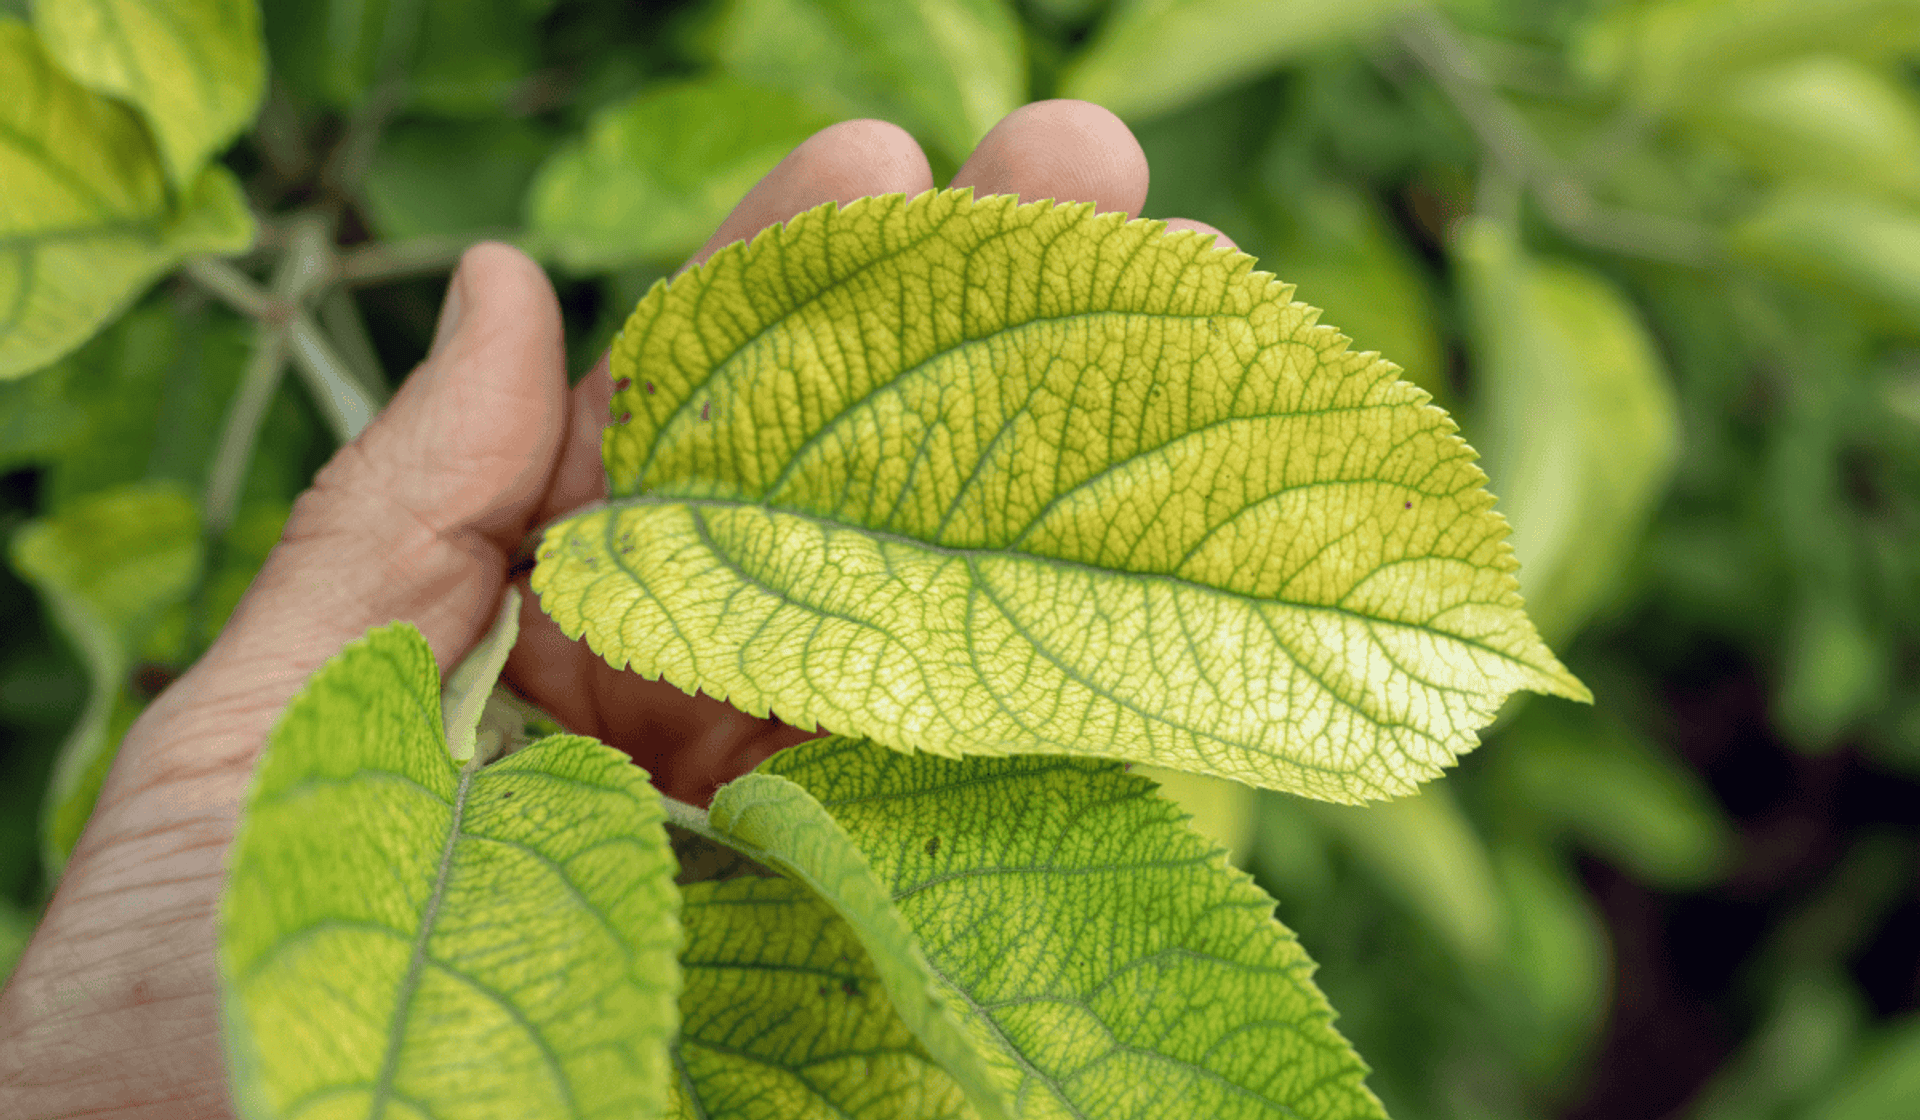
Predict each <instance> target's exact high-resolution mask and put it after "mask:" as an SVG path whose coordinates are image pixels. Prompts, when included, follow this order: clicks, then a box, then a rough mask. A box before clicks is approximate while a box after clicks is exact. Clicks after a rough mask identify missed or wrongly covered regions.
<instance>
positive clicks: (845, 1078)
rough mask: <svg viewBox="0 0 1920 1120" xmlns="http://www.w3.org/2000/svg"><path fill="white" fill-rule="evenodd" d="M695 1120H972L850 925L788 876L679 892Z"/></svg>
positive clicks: (687, 1103)
mask: <svg viewBox="0 0 1920 1120" xmlns="http://www.w3.org/2000/svg"><path fill="white" fill-rule="evenodd" d="M682 892H683V893H682V900H681V921H682V922H683V923H684V924H685V926H686V945H685V946H684V947H683V948H682V949H681V950H680V969H681V973H682V975H683V976H684V977H685V986H684V987H683V988H682V989H681V992H680V1037H679V1039H678V1041H677V1042H675V1044H674V1054H675V1060H676V1062H677V1066H678V1068H677V1069H676V1071H675V1072H676V1074H677V1075H678V1076H676V1077H675V1079H674V1111H673V1112H672V1113H671V1115H674V1116H677V1117H682V1118H685V1120H972V1118H973V1117H974V1115H975V1113H974V1112H973V1111H972V1110H971V1109H969V1108H968V1107H967V1105H966V1098H965V1096H964V1095H963V1094H962V1093H961V1092H960V1088H959V1086H957V1085H955V1084H954V1083H953V1080H952V1079H951V1078H949V1077H948V1076H947V1075H946V1073H945V1072H944V1071H943V1070H941V1068H940V1066H939V1065H937V1064H936V1063H935V1062H934V1061H933V1059H932V1058H930V1057H928V1056H927V1052H926V1050H925V1049H924V1048H923V1047H921V1045H920V1043H919V1042H918V1041H917V1040H916V1039H915V1038H914V1035H913V1032H912V1031H910V1030H908V1029H907V1026H906V1024H905V1023H904V1022H902V1021H901V1019H900V1016H899V1015H898V1014H897V1013H896V1012H895V1011H894V1009H893V1005H892V1004H890V1003H889V1002H888V1001H887V997H886V993H885V990H884V988H883V987H882V983H883V982H882V980H881V978H880V974H879V972H878V971H876V970H875V968H874V964H873V961H872V959H871V958H869V957H868V956H867V952H866V950H865V949H864V948H863V947H862V946H861V944H860V940H859V938H857V937H856V936H855V935H854V933H853V930H852V928H851V927H849V926H848V925H847V923H846V922H845V921H843V920H841V919H840V917H839V916H837V915H836V914H835V913H834V912H833V910H832V909H831V908H830V907H828V906H827V905H826V904H825V903H823V902H821V901H820V900H819V899H818V898H817V897H815V896H814V894H813V893H812V892H811V891H809V890H807V889H806V888H805V887H803V886H801V885H800V884H799V883H796V882H793V881H792V880H789V879H767V878H758V877H746V878H737V879H728V880H724V881H720V882H702V883H690V884H688V885H687V886H686V887H684V888H682Z"/></svg>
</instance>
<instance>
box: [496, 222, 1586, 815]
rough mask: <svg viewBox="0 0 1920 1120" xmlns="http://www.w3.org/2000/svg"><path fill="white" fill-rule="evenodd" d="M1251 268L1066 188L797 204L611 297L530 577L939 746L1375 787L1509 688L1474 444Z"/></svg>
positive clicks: (1528, 658)
mask: <svg viewBox="0 0 1920 1120" xmlns="http://www.w3.org/2000/svg"><path fill="white" fill-rule="evenodd" d="M1252 264H1253V262H1252V259H1251V258H1249V257H1247V256H1245V255H1243V254H1240V253H1236V252H1233V251H1231V250H1216V249H1213V248H1211V246H1210V244H1209V241H1208V240H1206V239H1202V238H1200V237H1197V236H1194V235H1191V234H1174V235H1170V236H1169V235H1164V233H1163V228H1162V226H1161V225H1160V224H1159V223H1155V222H1128V221H1126V220H1125V218H1124V216H1123V215H1119V214H1103V215H1095V214H1094V213H1093V209H1092V207H1091V206H1090V205H1070V206H1057V207H1056V206H1053V205H1051V204H1044V203H1035V204H1027V205H1018V204H1016V202H1015V200H1014V199H1012V198H1006V197H995V198H989V199H983V200H980V201H978V202H976V201H974V200H973V199H972V198H971V196H970V195H969V194H968V193H966V192H943V193H932V192H930V193H928V194H925V195H922V196H921V197H920V198H918V199H916V200H914V201H913V202H911V203H909V202H906V201H905V200H904V199H902V198H901V197H899V196H897V195H895V196H889V197H886V198H872V199H863V200H860V201H856V202H854V203H853V204H851V205H850V206H848V207H847V208H846V209H844V210H839V209H835V208H833V207H831V206H827V207H822V208H820V209H818V210H814V211H811V212H809V213H807V214H805V215H802V216H800V217H799V218H796V219H795V220H793V221H792V222H789V223H787V224H786V225H785V226H783V227H777V228H775V229H773V230H770V231H768V232H766V233H764V234H762V235H761V236H760V237H758V238H756V239H755V240H754V241H753V242H752V243H751V244H749V245H735V246H732V247H730V248H728V249H726V250H723V251H722V252H721V253H719V254H718V255H716V256H715V257H714V258H713V259H712V260H711V261H710V262H708V263H707V264H706V265H705V266H703V267H702V268H701V269H698V270H695V271H692V272H689V273H686V274H685V275H683V276H681V277H679V278H678V279H676V280H675V281H674V282H673V283H672V284H671V285H667V284H662V285H658V286H656V287H655V288H654V289H653V290H652V291H651V292H650V293H649V294H648V295H647V297H646V298H645V299H643V300H642V301H641V303H640V307H639V309H638V310H637V311H636V312H635V314H634V317H633V318H632V320H630V321H629V322H628V324H627V326H626V329H625V330H624V331H623V333H622V335H621V337H620V338H619V340H618V341H617V342H616V344H615V346H614V351H613V354H614V356H613V372H614V376H615V377H616V379H617V380H616V389H617V392H616V393H615V396H614V403H613V409H614V413H615V415H616V417H617V418H618V419H619V420H620V423H617V424H616V425H615V426H614V427H612V428H610V429H609V430H608V433H607V436H606V440H605V448H604V450H605V458H606V463H607V473H608V478H609V481H610V488H611V492H612V494H613V495H614V503H613V505H612V506H610V507H607V508H601V509H596V510H592V511H589V512H586V513H583V514H581V515H579V516H577V517H575V518H573V519H572V520H570V521H567V522H564V523H562V524H560V525H558V526H556V527H555V528H553V529H551V530H550V531H549V532H548V533H547V534H546V537H545V539H544V540H543V542H542V544H541V547H540V553H539V564H538V566H537V568H536V570H535V572H534V583H533V586H534V589H535V590H536V591H537V592H538V593H539V594H540V596H541V604H542V606H543V608H544V609H545V610H546V611H547V612H548V613H549V614H551V615H552V616H553V617H554V618H555V619H556V620H557V621H558V622H559V624H560V626H561V627H562V629H564V630H565V631H566V632H567V633H568V634H570V635H574V636H579V635H581V634H582V633H584V634H585V635H586V637H587V640H588V642H589V643H590V644H591V646H592V647H593V648H594V649H595V650H596V651H598V652H599V653H601V654H602V656H604V657H606V658H607V659H608V660H609V661H610V662H612V663H614V664H616V665H619V664H630V665H632V666H633V667H634V668H635V669H636V670H637V671H639V672H640V673H642V674H644V675H648V676H664V677H666V678H667V679H668V680H671V681H672V682H673V683H675V684H677V685H679V686H680V687H681V688H684V689H688V690H692V689H695V688H699V689H703V690H705V691H707V692H709V693H711V694H713V695H716V696H720V697H722V698H727V699H730V700H731V701H732V702H733V703H734V704H735V705H736V706H738V707H742V708H744V709H746V710H749V711H753V712H757V713H765V712H767V711H769V710H770V709H771V710H776V711H778V713H779V714H780V716H781V717H782V718H784V719H786V720H787V721H788V722H789V723H793V724H796V725H799V726H811V725H816V724H817V725H819V726H823V727H826V728H828V729H830V730H833V731H839V732H844V733H849V734H861V735H869V736H872V737H873V738H875V739H877V740H879V741H881V742H884V743H887V744H889V745H890V746H894V747H896V748H899V749H903V750H911V749H920V750H928V751H933V752H935V753H941V754H956V753H960V752H963V751H966V752H978V753H988V754H1010V753H1048V752H1051V753H1068V754H1087V755H1100V756H1108V757H1119V758H1126V759H1133V760H1137V761H1143V762H1149V763H1152V764H1155V765H1159V766H1165V767H1169V768H1173V769H1182V770H1194V771H1200V772H1205V773H1212V774H1216V775H1221V776H1225V777H1231V778H1236V779H1239V780H1241V781H1244V782H1248V783H1250V784H1254V785H1261V786H1268V787H1273V788H1279V789H1286V790H1291V791H1294V792H1298V793H1304V794H1308V795H1311V796H1315V797H1321V798H1325V799H1329V800H1335V801H1357V800H1361V799H1364V798H1368V797H1383V796H1391V795H1395V794H1400V793H1405V792H1408V791H1410V790H1412V789H1413V788H1414V787H1415V785H1416V784H1417V783H1418V782H1419V781H1421V780H1423V779H1425V778H1428V777H1431V776H1433V775H1435V774H1437V773H1439V772H1440V769H1441V768H1442V767H1443V766H1445V765H1447V764H1448V763H1450V762H1451V761H1452V760H1453V759H1454V758H1455V757H1456V756H1457V755H1458V754H1459V753H1461V752H1463V751H1466V750H1468V749H1471V748H1472V746H1473V745H1474V743H1475V741H1476V740H1475V730H1476V729H1477V728H1479V727H1480V726H1483V725H1484V724H1486V723H1487V722H1488V721H1490V720H1491V719H1492V716H1493V713H1494V711H1495V710H1496V708H1497V707H1498V706H1499V704H1500V702H1501V700H1502V699H1504V698H1505V696H1506V695H1507V694H1508V693H1509V692H1511V691H1513V690H1516V689H1522V688H1527V689H1534V690H1536V691H1542V692H1550V693H1556V694H1559V695H1563V696H1570V697H1575V698H1580V699H1585V698H1586V691H1585V689H1584V688H1583V687H1582V686H1581V685H1580V683H1579V682H1578V681H1576V680H1575V679H1574V678H1573V677H1572V676H1571V675H1570V674H1568V673H1567V671H1566V670H1565V669H1564V668H1562V667H1561V665H1560V664H1559V662H1558V661H1556V660H1555V659H1554V657H1553V655H1552V654H1551V653H1550V652H1548V650H1547V649H1546V647H1545V646H1544V645H1543V644H1541V642H1540V640H1539V638H1538V636H1537V635H1536V634H1535V633H1534V630H1533V626H1532V624H1531V623H1529V622H1528V621H1527V618H1526V615H1525V613H1524V611H1523V610H1522V607H1521V602H1520V597H1519V593H1518V586H1517V583H1516V581H1515V578H1514V571H1513V569H1514V560H1513V557H1512V552H1511V549H1510V547H1509V546H1508V544H1507V543H1506V535H1507V527H1506V523H1505V522H1504V521H1503V520H1502V519H1501V518H1500V517H1499V516H1498V515H1497V514H1495V513H1493V512H1492V510H1491V508H1490V506H1491V503H1492V500H1493V499H1492V496H1491V495H1489V494H1488V493H1487V492H1486V490H1485V488H1484V486H1483V483H1484V481H1485V476H1484V475H1483V474H1482V473H1481V472H1480V470H1479V469H1478V468H1477V467H1475V466H1474V465H1473V451H1472V449H1471V448H1469V447H1467V446H1466V444H1464V443H1463V442H1461V441H1460V439H1459V438H1458V437H1457V436H1456V435H1455V429H1454V425H1453V423H1452V421H1451V420H1449V419H1448V418H1447V416H1446V414H1445V413H1443V412H1441V411H1439V410H1438V409H1435V408H1432V407H1430V406H1429V405H1428V404H1427V395H1426V394H1425V393H1424V392H1422V391H1420V390H1419V389H1417V388H1415V387H1413V386H1411V385H1408V384H1406V383H1404V382H1402V381H1400V380H1399V379H1398V378H1397V376H1396V372H1397V371H1396V368H1395V367H1394V366H1393V365H1392V364H1390V363H1388V362H1385V361H1383V360H1381V359H1380V358H1379V356H1378V355H1375V354H1371V353H1355V352H1352V351H1350V350H1349V349H1348V340H1347V339H1346V338H1344V337H1342V336H1341V335H1340V334H1338V333H1337V332H1336V331H1334V330H1333V329H1331V328H1329V327H1324V326H1318V325H1316V324H1315V318H1316V315H1317V313H1316V312H1315V311H1314V310H1313V309H1312V308H1310V307H1307V306H1305V305H1303V304H1298V303H1291V302H1289V297H1290V296H1291V293H1292V289H1291V288H1289V287H1288V286H1286V285H1284V284H1280V283H1278V282H1276V281H1274V280H1273V278H1272V277H1270V276H1268V275H1267V274H1265V273H1258V272H1254V271H1252Z"/></svg>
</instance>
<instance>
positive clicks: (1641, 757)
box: [1492, 704, 1735, 890]
mask: <svg viewBox="0 0 1920 1120" xmlns="http://www.w3.org/2000/svg"><path fill="white" fill-rule="evenodd" d="M1502 735H1503V739H1502V742H1501V748H1500V750H1499V752H1498V753H1497V755H1496V757H1495V761H1494V762H1493V763H1492V765H1493V766H1494V768H1495V770H1494V772H1495V773H1496V774H1497V775H1498V776H1499V779H1500V781H1502V782H1503V783H1509V790H1510V793H1511V795H1512V797H1513V799H1514V800H1515V802H1516V803H1517V804H1518V805H1519V806H1524V807H1525V812H1527V813H1531V814H1539V815H1541V816H1544V817H1546V818H1548V819H1549V820H1551V821H1553V822H1554V823H1555V824H1556V825H1559V826H1562V827H1565V828H1566V829H1567V830H1568V831H1570V832H1572V833H1573V834H1574V835H1575V836H1577V837H1579V839H1580V840H1581V841H1583V842H1584V843H1585V844H1586V845H1588V846H1589V847H1591V848H1592V849H1594V850H1595V851H1597V852H1599V853H1600V854H1601V855H1603V856H1605V857H1606V858H1607V859H1608V860H1609V861H1611V862H1613V863H1615V864H1616V865H1618V866H1621V867H1623V868H1625V869H1627V870H1628V871H1631V872H1632V873H1633V874H1634V875H1636V876H1638V877H1639V878H1640V879H1642V880H1644V881H1646V882H1648V883H1651V884H1653V885H1655V886H1658V887H1663V888H1666V889H1669V890H1692V889H1698V888H1700V887H1702V886H1705V885H1706V884H1708V883H1710V882H1712V881H1713V880H1715V879H1717V878H1718V877H1719V876H1720V875H1721V874H1722V873H1724V872H1725V871H1726V870H1727V869H1728V867H1729V865H1730V862H1731V860H1732V858H1733V855H1734V841H1735V836H1734V831H1733V825H1732V823H1731V822H1730V821H1728V820H1727V817H1726V814H1725V812H1724V811H1723V810H1722V809H1721V808H1720V805H1719V803H1718V802H1717V801H1715V800H1714V797H1713V794H1712V793H1711V792H1710V791H1709V790H1707V788H1706V787H1705V786H1704V785H1703V784H1702V783H1701V781H1700V778H1699V776H1698V775H1696V774H1695V773H1694V772H1693V771H1692V770H1691V769H1690V768H1689V767H1687V766H1686V765H1685V764H1684V763H1683V762H1681V761H1680V760H1679V759H1677V758H1674V757H1672V756H1671V755H1670V754H1668V753H1667V752H1666V751H1664V750H1662V749H1661V748H1660V747H1659V746H1658V745H1657V744H1654V743H1650V742H1647V741H1646V740H1645V739H1644V738H1642V737H1641V736H1640V735H1639V734H1637V733H1635V732H1634V731H1633V729H1632V728H1630V727H1628V726H1626V725H1625V724H1622V723H1620V722H1618V721H1617V720H1615V719H1611V718H1609V717H1606V716H1603V715H1601V714H1600V713H1599V712H1597V711H1582V712H1577V713H1576V712H1569V711H1566V710H1564V709H1561V708H1558V707H1554V706H1548V705H1544V704H1536V705H1529V706H1528V707H1527V708H1526V710H1525V711H1523V712H1521V713H1520V715H1519V717H1518V718H1516V719H1515V720H1514V722H1513V723H1512V724H1511V725H1510V726H1508V727H1507V728H1505V729H1504V730H1503V732H1502ZM1515 815H1517V814H1515Z"/></svg>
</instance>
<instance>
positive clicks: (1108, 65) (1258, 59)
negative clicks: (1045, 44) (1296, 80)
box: [1060, 0, 1409, 119]
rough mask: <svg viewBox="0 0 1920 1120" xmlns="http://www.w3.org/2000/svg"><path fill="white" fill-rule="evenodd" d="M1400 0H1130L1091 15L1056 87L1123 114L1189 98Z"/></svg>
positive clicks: (1366, 26) (1348, 33)
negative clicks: (1104, 15)
mask: <svg viewBox="0 0 1920 1120" xmlns="http://www.w3.org/2000/svg"><path fill="white" fill-rule="evenodd" d="M1408 6H1409V0H1292V2H1290V3H1287V4H1274V3H1271V2H1270V0H1135V2H1133V3H1130V4H1127V5H1125V6H1123V7H1121V8H1120V9H1119V10H1118V11H1116V12H1115V13H1114V14H1113V16H1112V17H1111V18H1110V19H1108V20H1107V21H1106V22H1105V23H1103V24H1101V25H1100V27H1099V30H1098V32H1097V33H1096V34H1095V37H1094V40H1093V42H1092V43H1091V44H1090V45H1089V46H1088V47H1087V49H1086V51H1085V52H1084V53H1083V54H1081V55H1080V57H1079V58H1078V59H1077V60H1075V62H1074V63H1073V65H1071V66H1070V67H1069V68H1068V69H1067V72H1066V73H1065V74H1064V75H1063V76H1062V78H1061V83H1060V96H1062V97H1075V98H1080V99H1082V100H1086V101H1094V102H1097V103H1099V104H1101V105H1104V106H1106V107H1107V108H1109V109H1112V110H1113V111H1114V112H1116V113H1118V114H1120V115H1121V116H1123V117H1127V118H1129V119H1134V118H1144V117H1152V116H1157V115H1159V114H1162V113H1166V112H1170V111H1172V110H1175V109H1178V108H1181V107H1182V106H1185V105H1189V104H1191V103H1193V102H1194V101H1197V100H1199V99H1201V98H1202V97H1205V96H1207V95H1208V94H1211V93H1214V92H1217V91H1219V90H1222V89H1225V88H1227V87H1229V86H1232V85H1234V84H1236V83H1239V82H1244V81H1247V80H1249V79H1251V78H1253V77H1255V76H1256V75H1259V74H1262V73H1265V72H1267V71H1269V70H1272V69H1273V68H1274V67H1275V66H1277V65H1279V64H1281V63H1283V62H1287V61H1289V60H1292V59H1295V58H1298V57H1300V56H1301V55H1303V54H1306V53H1308V52H1310V51H1315V50H1322V49H1325V48H1328V47H1333V46H1337V45H1339V44H1342V43H1346V42H1352V41H1353V40H1355V39H1359V38H1361V37H1363V36H1366V35H1369V34H1371V33H1373V32H1374V31H1375V30H1376V29H1378V28H1379V27H1380V26H1382V25H1383V24H1385V23H1387V22H1388V21H1389V20H1390V19H1391V18H1392V17H1393V16H1395V15H1397V14H1399V13H1400V12H1402V11H1404V10H1405V9H1406V8H1407V7H1408Z"/></svg>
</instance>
